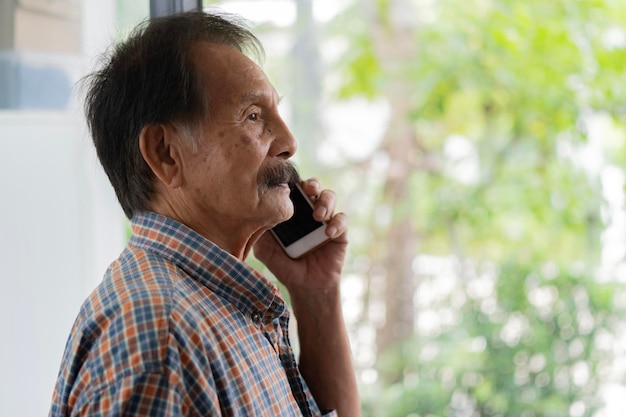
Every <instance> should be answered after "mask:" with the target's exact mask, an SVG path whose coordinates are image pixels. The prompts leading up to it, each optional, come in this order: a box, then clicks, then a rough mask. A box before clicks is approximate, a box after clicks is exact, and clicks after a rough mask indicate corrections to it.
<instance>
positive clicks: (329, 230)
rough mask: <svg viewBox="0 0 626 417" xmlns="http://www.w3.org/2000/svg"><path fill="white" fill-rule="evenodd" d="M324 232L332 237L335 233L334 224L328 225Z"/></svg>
mask: <svg viewBox="0 0 626 417" xmlns="http://www.w3.org/2000/svg"><path fill="white" fill-rule="evenodd" d="M326 234H327V235H328V236H330V237H331V238H334V237H335V235H336V234H337V228H336V227H335V226H330V227H329V228H328V229H326Z"/></svg>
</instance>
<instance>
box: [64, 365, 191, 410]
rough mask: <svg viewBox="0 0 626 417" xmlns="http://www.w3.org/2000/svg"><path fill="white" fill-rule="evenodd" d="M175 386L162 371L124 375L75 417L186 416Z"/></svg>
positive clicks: (78, 408) (77, 407)
mask: <svg viewBox="0 0 626 417" xmlns="http://www.w3.org/2000/svg"><path fill="white" fill-rule="evenodd" d="M185 414H186V413H185V411H184V410H183V404H182V402H181V399H180V398H179V395H178V393H177V392H176V390H175V389H172V387H170V384H169V383H168V380H167V378H166V377H165V376H163V375H161V374H160V373H151V372H145V373H141V374H131V375H127V376H121V377H119V378H117V379H116V381H115V382H114V383H113V384H109V385H106V386H104V387H101V388H100V389H99V390H98V391H96V392H95V393H94V394H93V395H92V396H91V398H89V399H86V400H85V402H84V403H83V404H77V406H76V407H75V408H74V410H73V412H72V416H96V415H97V416H110V417H113V416H153V417H166V416H167V417H169V416H180V415H185Z"/></svg>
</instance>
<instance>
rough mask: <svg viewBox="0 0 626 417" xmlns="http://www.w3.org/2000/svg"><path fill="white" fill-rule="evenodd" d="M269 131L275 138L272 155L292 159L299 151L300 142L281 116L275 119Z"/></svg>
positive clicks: (271, 150) (271, 149)
mask: <svg viewBox="0 0 626 417" xmlns="http://www.w3.org/2000/svg"><path fill="white" fill-rule="evenodd" d="M269 129H270V131H271V133H272V135H273V136H274V139H273V141H272V146H271V148H270V153H271V155H272V156H279V157H281V158H285V159H288V158H291V157H292V156H293V155H294V154H295V153H296V150H297V149H298V142H297V141H296V138H295V137H294V136H293V134H292V133H291V130H290V129H289V126H287V123H285V121H284V120H283V119H282V117H280V116H279V117H276V118H275V119H274V123H272V126H270V127H269Z"/></svg>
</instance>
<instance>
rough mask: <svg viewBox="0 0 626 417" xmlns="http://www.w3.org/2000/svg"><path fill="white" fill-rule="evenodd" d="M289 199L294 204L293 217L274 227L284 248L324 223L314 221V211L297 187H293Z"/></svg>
mask: <svg viewBox="0 0 626 417" xmlns="http://www.w3.org/2000/svg"><path fill="white" fill-rule="evenodd" d="M289 198H290V199H291V201H292V202H293V216H292V217H291V218H290V219H289V220H287V221H284V222H283V223H280V224H278V225H276V226H275V227H274V229H273V230H274V233H276V236H277V237H278V239H280V241H281V242H282V243H283V245H284V246H289V245H291V244H292V243H294V242H295V241H297V240H298V239H300V238H301V237H303V236H306V235H308V234H309V233H311V232H312V231H314V230H315V229H317V228H318V227H321V226H323V223H321V222H318V221H317V220H315V219H313V209H312V208H311V206H310V205H309V203H308V201H306V197H304V195H302V193H301V192H300V190H298V189H297V188H296V187H291V193H290V194H289Z"/></svg>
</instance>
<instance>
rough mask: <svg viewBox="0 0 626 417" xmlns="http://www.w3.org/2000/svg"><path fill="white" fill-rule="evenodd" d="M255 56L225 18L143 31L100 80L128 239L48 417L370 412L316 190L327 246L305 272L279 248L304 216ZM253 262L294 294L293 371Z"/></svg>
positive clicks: (326, 206)
mask: <svg viewBox="0 0 626 417" xmlns="http://www.w3.org/2000/svg"><path fill="white" fill-rule="evenodd" d="M244 52H245V53H246V54H244ZM248 53H250V54H252V53H256V55H257V56H260V55H262V47H261V45H260V43H259V42H258V40H257V39H256V38H255V37H254V35H252V34H251V33H250V32H249V31H248V30H246V29H245V28H244V27H243V26H242V25H240V24H239V23H237V22H236V21H234V20H233V19H232V18H231V17H228V18H226V17H225V16H220V15H211V14H205V13H200V12H195V13H187V14H181V15H177V16H170V17H165V18H159V19H155V20H152V21H150V22H147V23H146V24H143V25H141V26H140V27H139V28H137V29H136V30H135V32H134V33H133V34H132V35H131V36H130V38H129V39H128V40H126V41H125V42H123V43H122V44H120V45H118V46H117V47H116V48H115V50H114V51H113V52H112V53H111V54H110V55H109V57H108V58H107V59H106V62H105V63H104V65H103V66H102V68H101V69H100V70H99V71H97V72H95V73H94V74H92V76H91V77H90V78H89V89H88V93H87V103H86V113H87V119H88V123H89V127H90V129H91V132H92V136H93V140H94V143H95V146H96V150H97V153H98V157H99V159H100V161H101V163H102V165H103V167H104V169H105V171H106V173H107V175H108V176H109V179H110V180H111V183H112V185H113V188H114V189H115V192H116V194H117V197H118V199H119V201H120V203H121V205H122V208H123V209H124V212H125V213H126V215H127V216H128V217H129V218H130V219H131V223H132V230H133V234H132V236H131V238H130V241H129V243H128V246H127V247H126V249H125V250H124V251H123V252H122V254H121V255H120V257H119V258H118V259H117V260H116V261H114V262H113V263H112V264H111V266H110V268H109V269H108V270H107V272H106V274H105V276H104V279H103V281H102V283H101V284H100V285H99V286H98V287H97V288H96V289H95V290H94V292H93V293H92V294H91V295H90V297H89V298H88V299H87V300H86V301H85V303H84V304H83V306H82V308H81V310H80V313H79V316H78V318H77V320H76V322H75V324H74V326H73V328H72V332H71V335H70V337H69V340H68V343H67V346H66V350H65V354H64V356H63V361H62V364H61V370H60V372H59V377H58V381H57V384H56V387H55V391H54V394H53V399H52V407H51V411H50V415H51V416H66V415H67V416H69V415H72V416H74V415H94V416H100V415H107V416H118V415H142V416H179V415H185V416H187V415H189V416H296V415H297V416H300V415H305V416H320V415H325V414H328V415H340V416H355V415H359V414H360V411H359V410H360V407H359V398H358V393H357V389H356V382H355V376H354V370H353V366H352V360H351V354H350V347H349V341H348V337H347V333H346V329H345V325H344V322H343V318H342V313H341V303H340V294H339V280H340V274H341V269H342V265H343V263H344V257H345V252H346V245H347V238H346V232H347V219H346V216H345V215H344V214H341V213H338V214H335V213H334V208H335V194H334V193H333V192H332V191H329V190H322V189H321V187H320V184H319V182H318V181H316V180H315V179H311V180H308V181H303V182H301V186H302V188H303V190H304V191H305V192H306V193H307V194H308V195H309V196H311V197H312V199H313V200H314V201H315V204H314V206H315V207H314V210H315V211H314V217H315V218H316V219H317V220H320V221H321V220H324V221H327V222H328V228H327V234H328V236H329V237H330V238H331V241H330V243H328V244H326V245H324V246H322V247H320V248H319V249H317V250H315V251H314V252H312V253H310V254H308V255H306V256H304V257H303V258H301V259H297V260H293V259H291V258H289V257H287V256H286V255H285V254H284V253H283V252H282V251H281V249H280V248H279V246H278V245H277V243H276V242H275V241H274V240H273V239H272V237H271V236H270V235H269V234H268V229H270V228H271V227H273V226H274V225H276V224H278V223H280V222H282V221H284V220H286V219H288V218H289V217H290V216H291V215H292V213H293V206H292V203H291V202H290V199H289V187H288V183H290V182H293V181H298V177H297V174H296V173H295V170H294V169H293V167H292V165H291V164H290V163H289V158H290V157H291V156H293V154H294V153H295V152H296V142H295V140H294V138H293V136H292V134H291V132H290V131H289V129H288V127H287V126H286V125H285V122H284V121H283V119H282V118H281V117H280V115H279V113H278V108H277V106H278V102H279V97H278V95H277V93H276V91H275V90H274V88H273V86H272V84H271V83H270V82H269V81H268V79H267V77H266V75H265V74H264V72H263V71H262V70H261V69H260V68H259V66H257V64H256V63H255V62H253V61H252V60H251V59H250V58H249V57H248V55H247V54H248ZM252 248H254V251H255V255H256V256H257V258H258V259H260V260H261V261H262V262H263V263H264V264H265V265H266V266H267V267H268V268H269V270H271V271H272V273H273V274H274V275H275V276H276V277H277V278H278V279H279V280H280V281H281V282H282V283H283V284H284V285H285V287H286V288H287V290H288V292H289V295H290V299H291V304H292V308H293V312H294V314H295V316H296V318H297V323H298V336H299V340H300V347H301V352H300V360H299V363H297V362H296V359H295V357H294V354H293V352H292V349H291V345H290V341H289V335H288V321H289V311H288V310H287V307H286V305H285V302H284V300H283V299H282V298H281V296H280V294H279V292H278V290H277V288H276V286H274V285H273V284H272V283H271V282H269V281H268V280H266V279H265V278H264V277H263V276H262V275H261V274H259V273H258V272H256V271H255V270H254V269H252V268H251V267H250V266H248V265H247V264H245V263H244V260H245V258H246V256H247V255H248V254H249V252H250V250H251V249H252Z"/></svg>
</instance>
